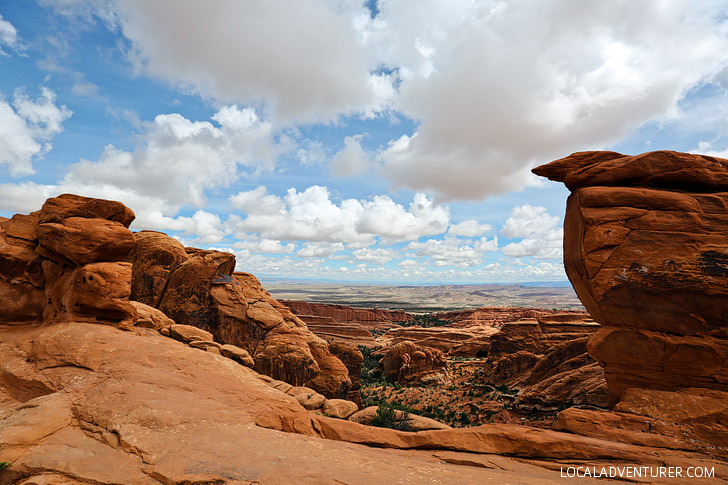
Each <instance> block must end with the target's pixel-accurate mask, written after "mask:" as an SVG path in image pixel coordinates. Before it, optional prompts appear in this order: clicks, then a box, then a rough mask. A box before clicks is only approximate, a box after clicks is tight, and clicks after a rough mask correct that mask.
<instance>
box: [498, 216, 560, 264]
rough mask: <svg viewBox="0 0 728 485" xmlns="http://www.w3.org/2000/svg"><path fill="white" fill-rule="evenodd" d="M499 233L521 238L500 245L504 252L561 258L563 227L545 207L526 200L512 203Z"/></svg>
mask: <svg viewBox="0 0 728 485" xmlns="http://www.w3.org/2000/svg"><path fill="white" fill-rule="evenodd" d="M501 234H502V235H504V236H505V237H507V238H511V239H513V238H521V241H519V242H512V243H509V244H507V245H506V246H504V247H503V248H502V252H503V254H505V255H506V256H510V257H514V258H518V257H524V256H534V257H537V258H560V257H561V256H562V255H563V240H564V230H563V229H562V228H561V227H560V224H559V218H558V217H556V216H552V215H550V214H549V213H548V212H547V211H546V208H544V207H540V206H536V207H533V206H531V205H529V204H524V205H522V206H519V207H514V208H513V210H512V211H511V214H510V216H509V217H508V219H506V222H505V224H504V225H503V228H502V229H501Z"/></svg>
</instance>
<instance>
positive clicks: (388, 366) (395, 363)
mask: <svg viewBox="0 0 728 485" xmlns="http://www.w3.org/2000/svg"><path fill="white" fill-rule="evenodd" d="M446 367H447V360H446V359H445V354H443V353H442V352H440V351H439V350H437V349H431V348H429V347H420V346H419V345H416V344H414V343H412V342H409V341H405V342H400V343H398V344H395V345H393V346H391V347H389V348H388V349H387V350H386V352H385V354H384V357H383V358H382V360H380V361H379V366H378V367H377V371H379V372H381V374H382V375H384V376H386V377H388V378H390V379H392V380H393V381H394V382H398V383H401V384H409V385H416V384H422V385H432V384H444V383H445V382H446V381H447V380H448V378H447V369H446Z"/></svg>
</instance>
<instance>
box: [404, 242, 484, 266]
mask: <svg viewBox="0 0 728 485" xmlns="http://www.w3.org/2000/svg"><path fill="white" fill-rule="evenodd" d="M407 249H408V250H410V251H414V252H415V255H416V256H419V257H429V258H430V260H431V261H432V264H433V265H434V266H456V267H459V268H467V267H472V266H478V265H479V264H481V263H482V262H483V253H484V252H487V251H496V250H497V249H498V240H497V239H495V238H494V239H492V240H490V241H488V240H487V239H486V238H485V237H483V238H481V239H480V240H479V241H476V242H475V243H474V244H473V243H472V242H469V241H463V240H462V239H458V238H455V237H447V236H446V237H445V238H444V239H428V240H426V241H424V242H419V241H412V242H411V243H409V244H408V245H407Z"/></svg>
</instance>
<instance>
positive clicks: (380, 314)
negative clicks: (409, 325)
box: [281, 300, 412, 323]
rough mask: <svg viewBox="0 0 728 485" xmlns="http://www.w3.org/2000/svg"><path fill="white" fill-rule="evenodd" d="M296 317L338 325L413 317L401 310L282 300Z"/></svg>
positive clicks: (400, 320)
mask: <svg viewBox="0 0 728 485" xmlns="http://www.w3.org/2000/svg"><path fill="white" fill-rule="evenodd" d="M281 303H283V304H284V305H286V306H287V307H288V308H290V309H291V311H292V312H293V313H295V314H296V315H313V316H317V317H329V318H332V319H333V320H334V321H335V322H338V323H373V322H409V321H411V320H412V315H410V314H409V313H407V312H404V311H401V310H382V309H380V308H354V307H350V306H346V305H329V304H325V303H308V302H305V301H297V300H281Z"/></svg>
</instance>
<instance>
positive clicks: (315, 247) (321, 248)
mask: <svg viewBox="0 0 728 485" xmlns="http://www.w3.org/2000/svg"><path fill="white" fill-rule="evenodd" d="M343 250H344V245H343V244H342V243H327V242H316V243H312V242H306V243H303V247H302V248H301V249H300V250H299V251H298V252H296V256H300V257H302V258H327V257H329V256H332V255H334V254H335V253H337V252H339V251H343Z"/></svg>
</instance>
